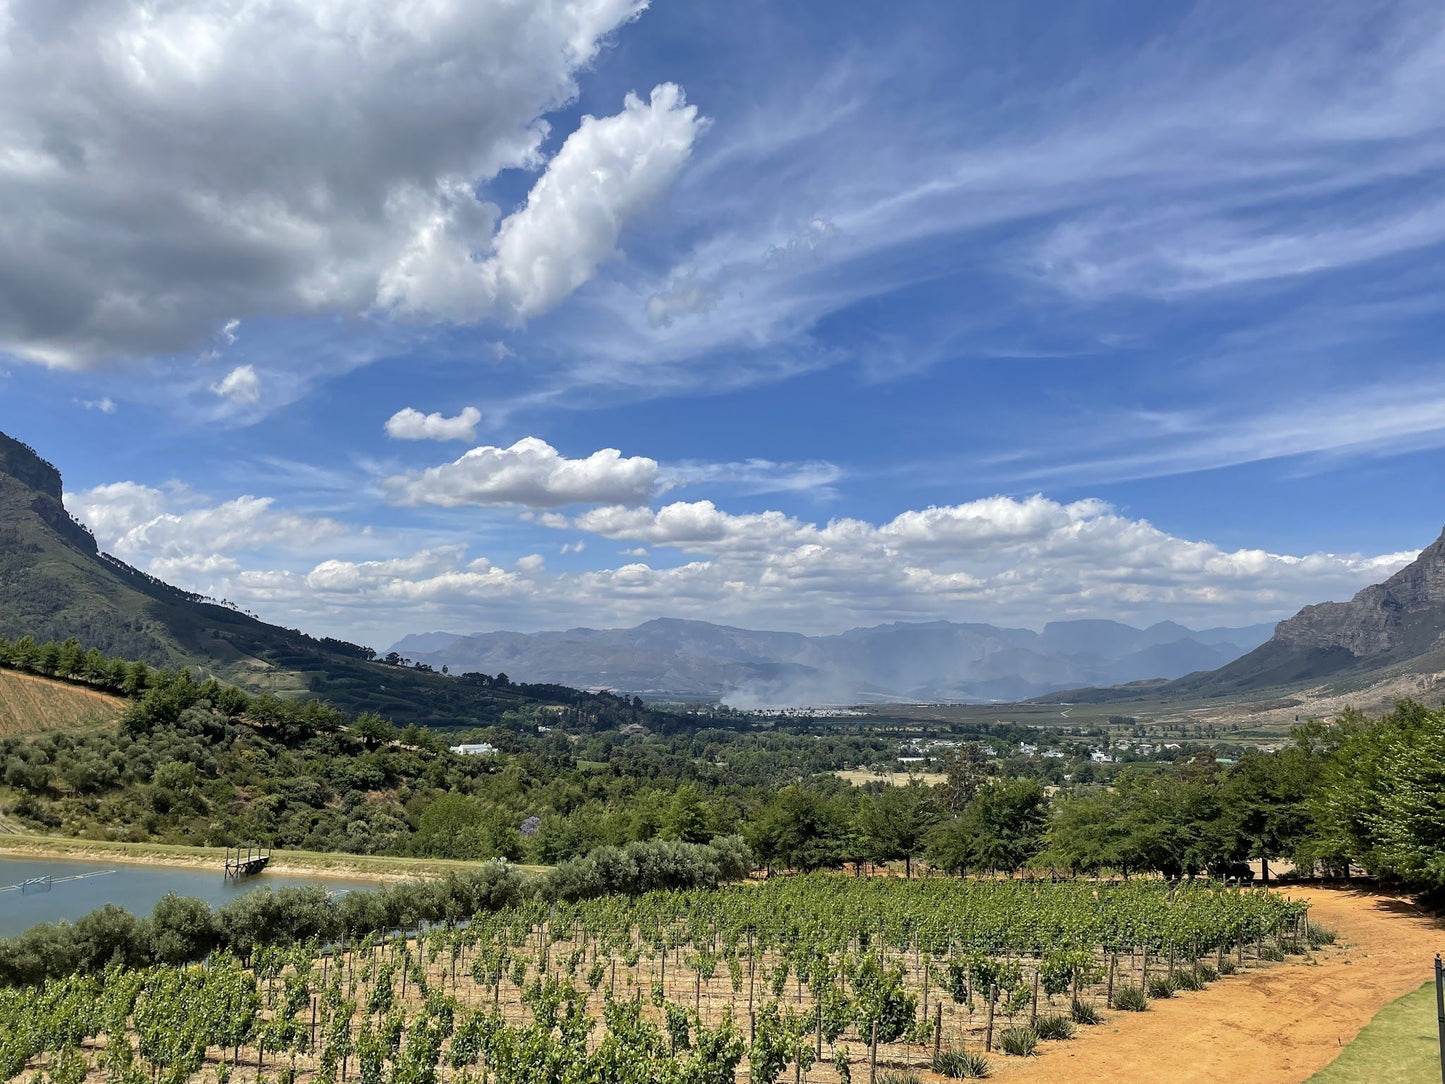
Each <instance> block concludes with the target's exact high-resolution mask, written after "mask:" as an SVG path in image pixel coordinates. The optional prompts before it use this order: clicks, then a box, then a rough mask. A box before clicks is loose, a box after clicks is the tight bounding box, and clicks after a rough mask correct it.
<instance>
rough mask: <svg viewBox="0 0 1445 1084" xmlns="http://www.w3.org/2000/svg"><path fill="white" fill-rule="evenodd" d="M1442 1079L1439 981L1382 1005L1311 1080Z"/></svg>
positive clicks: (1418, 1083) (1414, 1082) (1424, 1083)
mask: <svg viewBox="0 0 1445 1084" xmlns="http://www.w3.org/2000/svg"><path fill="white" fill-rule="evenodd" d="M1384 1081H1389V1082H1390V1084H1439V1081H1440V1047H1439V1039H1438V1034H1437V1030H1436V1021H1435V983H1434V981H1433V980H1432V981H1430V982H1427V983H1426V984H1425V985H1424V986H1422V987H1420V989H1418V990H1416V991H1415V992H1414V993H1413V994H1406V995H1405V996H1404V997H1402V998H1400V999H1399V1000H1398V1001H1395V1002H1392V1003H1391V1004H1389V1005H1386V1006H1385V1007H1384V1008H1383V1009H1381V1010H1380V1011H1379V1012H1378V1013H1377V1014H1376V1015H1375V1018H1374V1019H1373V1020H1371V1021H1370V1022H1369V1024H1367V1025H1366V1026H1365V1029H1364V1030H1363V1031H1361V1032H1360V1034H1359V1035H1358V1036H1357V1037H1356V1039H1355V1041H1354V1042H1352V1043H1351V1044H1350V1045H1349V1046H1347V1047H1345V1049H1344V1052H1343V1053H1342V1054H1341V1055H1340V1056H1339V1057H1338V1058H1336V1059H1335V1060H1334V1061H1332V1062H1330V1064H1329V1065H1327V1066H1325V1067H1324V1068H1323V1069H1321V1070H1320V1071H1319V1072H1318V1073H1316V1074H1315V1075H1314V1076H1312V1077H1311V1078H1310V1084H1383V1082H1384Z"/></svg>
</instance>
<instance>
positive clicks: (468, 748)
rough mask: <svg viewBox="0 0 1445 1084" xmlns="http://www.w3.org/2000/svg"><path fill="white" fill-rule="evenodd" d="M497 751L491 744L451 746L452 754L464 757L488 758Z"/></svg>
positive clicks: (484, 742) (479, 743)
mask: <svg viewBox="0 0 1445 1084" xmlns="http://www.w3.org/2000/svg"><path fill="white" fill-rule="evenodd" d="M496 751H497V747H496V746H495V745H493V744H492V743H491V742H486V741H480V742H474V743H471V744H467V745H453V746H452V752H453V753H458V754H460V755H461V756H464V757H489V756H491V755H492V754H494V753H495V752H496Z"/></svg>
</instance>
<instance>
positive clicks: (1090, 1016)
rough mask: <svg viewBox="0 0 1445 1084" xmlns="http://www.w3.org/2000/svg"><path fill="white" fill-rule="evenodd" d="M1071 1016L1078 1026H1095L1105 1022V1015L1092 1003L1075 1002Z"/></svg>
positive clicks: (1070, 1011)
mask: <svg viewBox="0 0 1445 1084" xmlns="http://www.w3.org/2000/svg"><path fill="white" fill-rule="evenodd" d="M1069 1016H1071V1017H1072V1018H1073V1021H1074V1023H1076V1024H1089V1025H1093V1024H1102V1023H1103V1022H1104V1014H1103V1013H1101V1012H1100V1011H1099V1010H1098V1007H1097V1006H1095V1005H1094V1003H1093V1002H1091V1001H1076V1002H1074V1004H1073V1007H1072V1008H1070V1009H1069Z"/></svg>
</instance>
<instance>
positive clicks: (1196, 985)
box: [1169, 968, 1204, 990]
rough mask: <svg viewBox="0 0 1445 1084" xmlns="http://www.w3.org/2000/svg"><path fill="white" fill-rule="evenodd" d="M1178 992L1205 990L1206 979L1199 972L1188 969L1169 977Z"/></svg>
mask: <svg viewBox="0 0 1445 1084" xmlns="http://www.w3.org/2000/svg"><path fill="white" fill-rule="evenodd" d="M1169 979H1170V982H1172V983H1173V984H1174V989H1176V990H1203V989H1204V979H1203V978H1201V977H1200V974H1199V972H1198V971H1197V970H1195V969H1193V968H1188V969H1186V970H1183V971H1176V972H1174V974H1173V975H1171V976H1170V977H1169Z"/></svg>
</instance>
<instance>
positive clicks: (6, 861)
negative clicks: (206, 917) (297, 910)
mask: <svg viewBox="0 0 1445 1084" xmlns="http://www.w3.org/2000/svg"><path fill="white" fill-rule="evenodd" d="M286 885H321V886H322V887H323V888H327V889H330V890H332V891H336V892H349V891H351V890H353V889H358V888H362V889H364V888H374V887H375V884H374V883H372V882H370V881H365V880H356V879H345V878H339V877H297V876H290V875H284V874H278V873H273V872H270V871H267V872H264V873H259V874H256V875H254V876H250V877H241V878H236V877H227V876H226V875H225V872H224V870H223V869H222V867H221V864H220V863H219V862H217V863H216V868H215V869H214V870H206V869H186V868H181V867H175V866H159V865H142V864H129V863H118V862H105V861H76V860H73V859H50V858H0V937H13V936H15V935H16V934H18V933H23V932H24V931H25V930H27V929H29V928H30V927H31V926H34V925H36V924H37V923H40V922H57V921H61V920H65V921H74V920H75V919H77V918H80V917H81V916H82V915H85V914H88V913H89V912H91V911H93V910H95V909H96V908H97V907H104V906H105V905H106V904H107V903H114V904H119V905H120V906H121V907H124V908H125V909H126V910H128V911H130V912H132V913H133V914H136V915H148V914H150V913H151V910H152V909H153V908H154V907H155V905H156V904H157V903H158V902H159V901H160V899H161V897H162V896H164V895H165V894H166V893H168V892H174V893H176V894H177V895H180V896H195V897H197V898H199V899H203V900H205V901H206V902H207V903H209V904H211V905H212V906H213V907H215V906H219V905H221V904H224V903H227V902H229V901H231V900H233V899H235V898H236V897H237V896H240V895H243V894H245V893H247V892H252V891H255V890H256V889H262V888H268V887H269V888H281V887H283V886H286Z"/></svg>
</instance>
